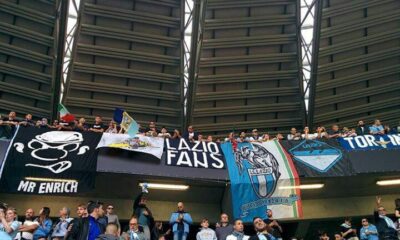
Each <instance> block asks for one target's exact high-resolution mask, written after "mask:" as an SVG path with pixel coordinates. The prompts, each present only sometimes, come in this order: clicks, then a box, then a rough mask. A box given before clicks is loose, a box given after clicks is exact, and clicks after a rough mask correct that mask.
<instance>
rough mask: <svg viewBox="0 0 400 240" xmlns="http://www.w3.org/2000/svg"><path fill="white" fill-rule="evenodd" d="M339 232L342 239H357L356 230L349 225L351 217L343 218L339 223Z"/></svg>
mask: <svg viewBox="0 0 400 240" xmlns="http://www.w3.org/2000/svg"><path fill="white" fill-rule="evenodd" d="M340 233H341V234H342V237H343V239H346V240H358V237H357V230H356V229H354V228H352V227H351V218H345V219H344V223H342V225H340Z"/></svg>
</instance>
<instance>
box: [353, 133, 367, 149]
mask: <svg viewBox="0 0 400 240" xmlns="http://www.w3.org/2000/svg"><path fill="white" fill-rule="evenodd" d="M354 141H356V143H357V145H358V146H359V147H361V148H365V147H368V143H367V141H365V138H364V137H363V136H357V137H355V138H354Z"/></svg>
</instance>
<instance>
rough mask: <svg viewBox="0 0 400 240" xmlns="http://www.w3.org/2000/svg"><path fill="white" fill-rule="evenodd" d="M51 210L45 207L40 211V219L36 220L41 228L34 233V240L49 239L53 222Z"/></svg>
mask: <svg viewBox="0 0 400 240" xmlns="http://www.w3.org/2000/svg"><path fill="white" fill-rule="evenodd" d="M49 216H50V208H48V207H43V208H42V209H40V212H39V217H38V218H36V220H35V221H36V222H37V223H39V227H38V228H37V229H36V231H35V232H34V233H33V240H45V239H47V238H48V236H49V234H50V231H51V227H52V225H53V222H52V221H51V219H50V217H49Z"/></svg>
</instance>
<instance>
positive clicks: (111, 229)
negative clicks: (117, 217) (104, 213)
mask: <svg viewBox="0 0 400 240" xmlns="http://www.w3.org/2000/svg"><path fill="white" fill-rule="evenodd" d="M118 231H119V230H118V226H117V225H116V224H114V223H109V224H107V227H106V232H105V233H104V234H101V235H100V236H98V237H97V238H96V240H120V239H121V238H120V237H119V234H118Z"/></svg>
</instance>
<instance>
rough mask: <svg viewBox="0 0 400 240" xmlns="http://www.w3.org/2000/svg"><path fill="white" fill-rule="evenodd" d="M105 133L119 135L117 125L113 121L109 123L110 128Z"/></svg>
mask: <svg viewBox="0 0 400 240" xmlns="http://www.w3.org/2000/svg"><path fill="white" fill-rule="evenodd" d="M105 132H106V133H114V134H117V133H118V129H117V123H116V122H114V121H113V120H111V121H110V122H109V123H108V128H107V130H106V131H105Z"/></svg>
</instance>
